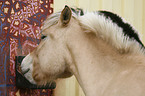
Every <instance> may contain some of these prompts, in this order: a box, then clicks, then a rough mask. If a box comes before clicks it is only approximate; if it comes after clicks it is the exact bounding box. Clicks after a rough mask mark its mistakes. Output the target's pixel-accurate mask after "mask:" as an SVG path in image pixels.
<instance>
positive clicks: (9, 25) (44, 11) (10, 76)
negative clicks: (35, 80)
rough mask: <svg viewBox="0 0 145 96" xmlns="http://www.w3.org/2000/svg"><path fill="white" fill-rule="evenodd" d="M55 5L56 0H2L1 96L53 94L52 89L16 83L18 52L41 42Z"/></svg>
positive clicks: (22, 51) (24, 52) (0, 13)
mask: <svg viewBox="0 0 145 96" xmlns="http://www.w3.org/2000/svg"><path fill="white" fill-rule="evenodd" d="M52 7H53V0H0V96H51V93H52V90H49V89H47V90H45V89H37V90H36V89H35V90H30V89H18V88H17V87H16V86H15V56H19V55H26V54H28V53H30V52H31V51H32V50H33V49H34V48H35V47H36V46H37V45H38V43H39V41H40V36H41V24H42V22H43V21H44V20H45V18H46V17H47V16H48V15H49V14H51V13H53V8H52Z"/></svg>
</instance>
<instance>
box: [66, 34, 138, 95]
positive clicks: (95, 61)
mask: <svg viewBox="0 0 145 96" xmlns="http://www.w3.org/2000/svg"><path fill="white" fill-rule="evenodd" d="M72 36H73V35H72ZM68 41H69V40H68ZM68 46H69V49H70V54H71V56H72V58H73V63H72V64H70V69H71V70H72V72H73V73H74V75H75V76H76V78H77V80H78V82H79V84H80V85H81V87H82V89H83V90H84V92H85V94H86V96H96V94H98V96H99V93H100V94H101V93H102V92H103V90H105V88H106V86H107V85H108V84H109V82H110V80H111V79H112V78H113V76H114V75H116V74H117V72H118V71H119V70H120V69H122V68H125V66H126V67H127V66H129V65H128V64H132V65H133V64H134V63H135V62H136V61H135V60H133V59H130V58H132V54H125V55H122V54H120V53H119V52H118V51H117V50H115V49H114V48H113V47H112V46H111V45H108V44H107V43H106V42H104V41H103V40H101V39H100V38H98V37H96V36H95V35H94V34H90V33H85V34H80V35H75V36H74V37H72V38H70V42H69V44H68ZM127 60H128V61H127Z"/></svg>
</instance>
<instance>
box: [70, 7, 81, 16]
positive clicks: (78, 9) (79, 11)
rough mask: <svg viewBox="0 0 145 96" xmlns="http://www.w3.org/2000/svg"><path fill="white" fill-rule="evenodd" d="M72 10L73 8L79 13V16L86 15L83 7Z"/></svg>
mask: <svg viewBox="0 0 145 96" xmlns="http://www.w3.org/2000/svg"><path fill="white" fill-rule="evenodd" d="M71 10H72V11H73V12H74V13H75V14H77V15H78V16H83V15H84V11H83V9H81V8H76V9H74V8H71Z"/></svg>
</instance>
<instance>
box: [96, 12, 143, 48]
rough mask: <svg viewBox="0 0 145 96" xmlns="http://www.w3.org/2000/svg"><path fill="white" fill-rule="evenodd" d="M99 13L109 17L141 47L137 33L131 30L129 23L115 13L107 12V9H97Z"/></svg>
mask: <svg viewBox="0 0 145 96" xmlns="http://www.w3.org/2000/svg"><path fill="white" fill-rule="evenodd" d="M98 12H99V15H103V16H105V17H106V18H107V19H111V20H112V22H114V23H116V24H117V25H118V26H119V27H121V28H122V29H123V32H124V35H125V36H128V37H129V38H131V39H134V40H136V41H137V42H138V43H139V44H141V46H142V47H143V48H145V47H144V45H143V43H142V42H141V40H140V38H139V36H138V34H137V33H136V32H135V30H133V28H132V27H131V25H130V24H128V23H125V22H123V20H122V19H121V18H120V17H119V16H118V15H116V14H114V13H111V12H108V11H98Z"/></svg>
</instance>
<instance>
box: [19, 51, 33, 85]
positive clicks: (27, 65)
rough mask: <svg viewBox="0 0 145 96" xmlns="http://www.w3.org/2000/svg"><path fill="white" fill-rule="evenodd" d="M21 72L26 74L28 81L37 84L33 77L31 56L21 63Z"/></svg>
mask: <svg viewBox="0 0 145 96" xmlns="http://www.w3.org/2000/svg"><path fill="white" fill-rule="evenodd" d="M21 70H22V73H23V74H24V76H25V77H26V79H27V80H28V81H29V82H30V83H32V84H36V82H35V81H34V79H33V77H32V72H33V59H32V57H31V56H30V54H28V55H27V56H26V57H25V58H24V59H23V61H22V63H21Z"/></svg>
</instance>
